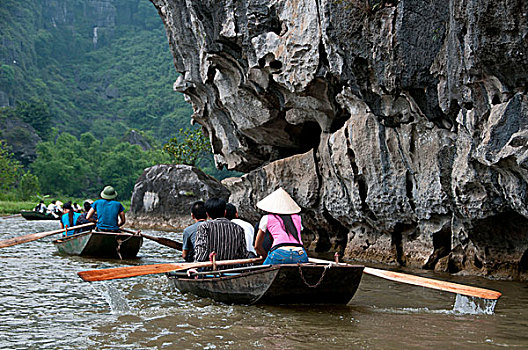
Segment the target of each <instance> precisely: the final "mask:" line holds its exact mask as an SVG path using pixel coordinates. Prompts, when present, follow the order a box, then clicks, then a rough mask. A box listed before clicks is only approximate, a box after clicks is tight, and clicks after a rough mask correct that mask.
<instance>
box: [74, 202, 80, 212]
mask: <svg viewBox="0 0 528 350" xmlns="http://www.w3.org/2000/svg"><path fill="white" fill-rule="evenodd" d="M72 207H73V210H75V211H76V212H77V213H80V212H81V211H82V208H81V206H80V205H79V204H77V203H73V205H72Z"/></svg>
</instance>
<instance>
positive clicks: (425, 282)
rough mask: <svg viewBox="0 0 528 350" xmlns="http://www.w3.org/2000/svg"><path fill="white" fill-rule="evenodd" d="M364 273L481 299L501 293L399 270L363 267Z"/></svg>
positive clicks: (497, 297) (495, 296)
mask: <svg viewBox="0 0 528 350" xmlns="http://www.w3.org/2000/svg"><path fill="white" fill-rule="evenodd" d="M363 272H364V273H367V274H369V275H373V276H377V277H381V278H385V279H388V280H391V281H395V282H402V283H407V284H412V285H415V286H421V287H426V288H432V289H437V290H442V291H445V292H451V293H456V294H462V295H467V296H470V297H476V298H483V299H492V300H496V299H499V298H500V296H501V295H502V294H501V293H500V292H497V291H494V290H489V289H484V288H478V287H472V286H467V285H464V284H458V283H452V282H446V281H441V280H435V279H432V278H425V277H420V276H414V275H408V274H405V273H401V272H394V271H387V270H380V269H373V268H370V267H365V269H364V270H363Z"/></svg>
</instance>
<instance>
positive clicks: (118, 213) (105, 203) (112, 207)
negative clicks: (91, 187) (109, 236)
mask: <svg viewBox="0 0 528 350" xmlns="http://www.w3.org/2000/svg"><path fill="white" fill-rule="evenodd" d="M116 197H117V192H116V191H115V190H114V188H113V187H112V186H106V187H105V188H104V189H103V191H102V192H101V198H102V199H98V200H96V201H95V202H94V203H93V204H92V208H91V209H90V211H88V214H87V215H86V219H87V220H90V218H91V217H92V216H93V215H94V214H95V213H97V224H96V227H97V229H98V230H99V231H106V232H119V227H121V226H123V225H124V224H125V221H126V220H125V207H123V205H122V204H121V203H119V202H118V201H115V200H114V198H116Z"/></svg>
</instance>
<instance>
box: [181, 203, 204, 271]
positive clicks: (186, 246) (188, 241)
mask: <svg viewBox="0 0 528 350" xmlns="http://www.w3.org/2000/svg"><path fill="white" fill-rule="evenodd" d="M191 217H192V219H193V220H194V224H192V225H191V226H189V227H187V228H186V229H185V230H183V246H182V258H183V259H184V260H185V261H187V262H193V261H194V242H195V241H196V231H197V230H198V227H199V226H200V225H201V224H202V223H203V222H205V220H207V212H206V211H205V203H204V202H202V201H197V202H194V203H193V204H192V206H191Z"/></svg>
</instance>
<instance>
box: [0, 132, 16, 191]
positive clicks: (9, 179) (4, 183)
mask: <svg viewBox="0 0 528 350" xmlns="http://www.w3.org/2000/svg"><path fill="white" fill-rule="evenodd" d="M20 169H21V165H20V163H19V162H18V161H17V160H16V159H14V158H13V153H11V152H10V150H9V147H8V145H7V144H6V142H5V141H4V140H0V190H2V191H7V190H9V189H11V188H12V187H13V186H14V184H15V183H16V181H17V179H18V176H19V172H20Z"/></svg>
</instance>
